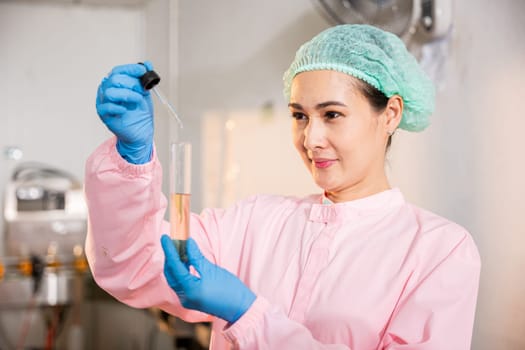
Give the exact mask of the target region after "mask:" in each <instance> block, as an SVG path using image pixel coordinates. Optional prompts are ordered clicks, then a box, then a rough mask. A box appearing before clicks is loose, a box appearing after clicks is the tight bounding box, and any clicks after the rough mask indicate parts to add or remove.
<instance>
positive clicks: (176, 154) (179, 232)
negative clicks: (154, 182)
mask: <svg viewBox="0 0 525 350" xmlns="http://www.w3.org/2000/svg"><path fill="white" fill-rule="evenodd" d="M170 147H171V148H170V158H171V159H170V226H171V227H170V236H171V239H172V240H173V243H174V244H175V247H176V248H177V251H178V252H179V256H180V258H181V260H182V261H183V262H186V261H187V260H188V257H187V254H186V242H187V240H188V238H189V237H190V199H191V144H190V143H188V142H178V143H172V144H171V146H170Z"/></svg>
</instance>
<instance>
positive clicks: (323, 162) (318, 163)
mask: <svg viewBox="0 0 525 350" xmlns="http://www.w3.org/2000/svg"><path fill="white" fill-rule="evenodd" d="M336 161H337V160H335V159H318V160H314V159H310V162H312V164H313V165H314V166H315V167H316V168H317V169H326V168H328V167H330V166H332V165H333V164H334V163H335V162H336Z"/></svg>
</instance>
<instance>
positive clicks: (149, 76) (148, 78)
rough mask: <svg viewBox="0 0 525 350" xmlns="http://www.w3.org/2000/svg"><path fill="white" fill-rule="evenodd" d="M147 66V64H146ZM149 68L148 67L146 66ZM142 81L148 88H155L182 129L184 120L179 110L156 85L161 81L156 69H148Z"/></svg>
mask: <svg viewBox="0 0 525 350" xmlns="http://www.w3.org/2000/svg"><path fill="white" fill-rule="evenodd" d="M139 63H140V64H142V65H144V63H141V62H139ZM144 66H145V65H144ZM146 70H147V67H146ZM139 79H140V83H141V84H142V86H143V87H144V89H146V90H153V92H154V93H155V95H157V97H158V98H159V100H160V102H161V103H162V104H163V105H164V106H165V107H166V109H167V110H168V112H169V113H170V114H171V115H172V116H173V117H175V119H176V120H177V123H178V124H179V127H180V128H181V129H182V121H181V120H180V118H179V116H178V114H177V112H176V111H175V108H173V106H172V105H171V103H169V102H168V99H167V98H166V97H165V96H164V94H163V93H162V92H161V91H160V89H158V88H157V87H156V85H157V84H158V83H159V82H160V76H159V75H158V74H157V72H155V71H154V70H147V71H146V73H145V74H144V75H142V76H141V77H140V78H139Z"/></svg>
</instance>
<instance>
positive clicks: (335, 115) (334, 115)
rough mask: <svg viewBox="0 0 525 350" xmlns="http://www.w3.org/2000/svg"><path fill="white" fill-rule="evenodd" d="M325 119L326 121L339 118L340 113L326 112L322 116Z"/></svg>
mask: <svg viewBox="0 0 525 350" xmlns="http://www.w3.org/2000/svg"><path fill="white" fill-rule="evenodd" d="M324 116H325V118H326V119H335V118H338V117H340V116H341V113H339V112H334V111H330V112H326V113H325V114H324Z"/></svg>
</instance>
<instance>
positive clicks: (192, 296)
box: [161, 235, 255, 323]
mask: <svg viewBox="0 0 525 350" xmlns="http://www.w3.org/2000/svg"><path fill="white" fill-rule="evenodd" d="M161 243H162V248H163V249H164V254H165V255H166V261H165V263H164V275H165V276H166V280H167V281H168V284H169V285H170V287H171V288H172V289H173V290H174V291H175V293H177V296H178V297H179V299H180V302H181V304H182V306H184V307H185V308H187V309H193V310H199V311H202V312H205V313H207V314H210V315H214V316H217V317H219V318H222V319H223V320H225V321H228V322H230V323H233V322H235V321H237V320H238V319H239V318H240V317H241V316H242V315H243V314H244V313H245V312H246V310H248V308H249V307H250V306H251V305H252V303H253V302H254V300H255V294H253V292H252V291H251V290H250V289H249V288H248V287H246V285H244V283H242V282H241V280H239V279H238V278H237V277H236V276H234V275H233V274H232V273H230V272H228V271H226V270H225V269H223V268H221V267H219V266H217V265H215V264H212V263H211V262H210V261H209V260H208V259H206V258H205V257H204V256H203V255H202V253H201V251H200V250H199V247H198V246H197V243H195V241H194V240H193V239H192V238H190V239H188V242H187V247H186V249H187V254H188V265H185V264H184V263H183V262H182V261H181V260H180V258H179V255H178V253H177V250H176V249H175V246H174V244H173V242H172V240H171V238H170V237H169V236H168V235H163V236H162V238H161ZM189 265H191V266H193V267H194V268H195V270H196V271H197V272H198V273H199V276H200V277H197V276H194V275H192V274H190V271H189Z"/></svg>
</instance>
